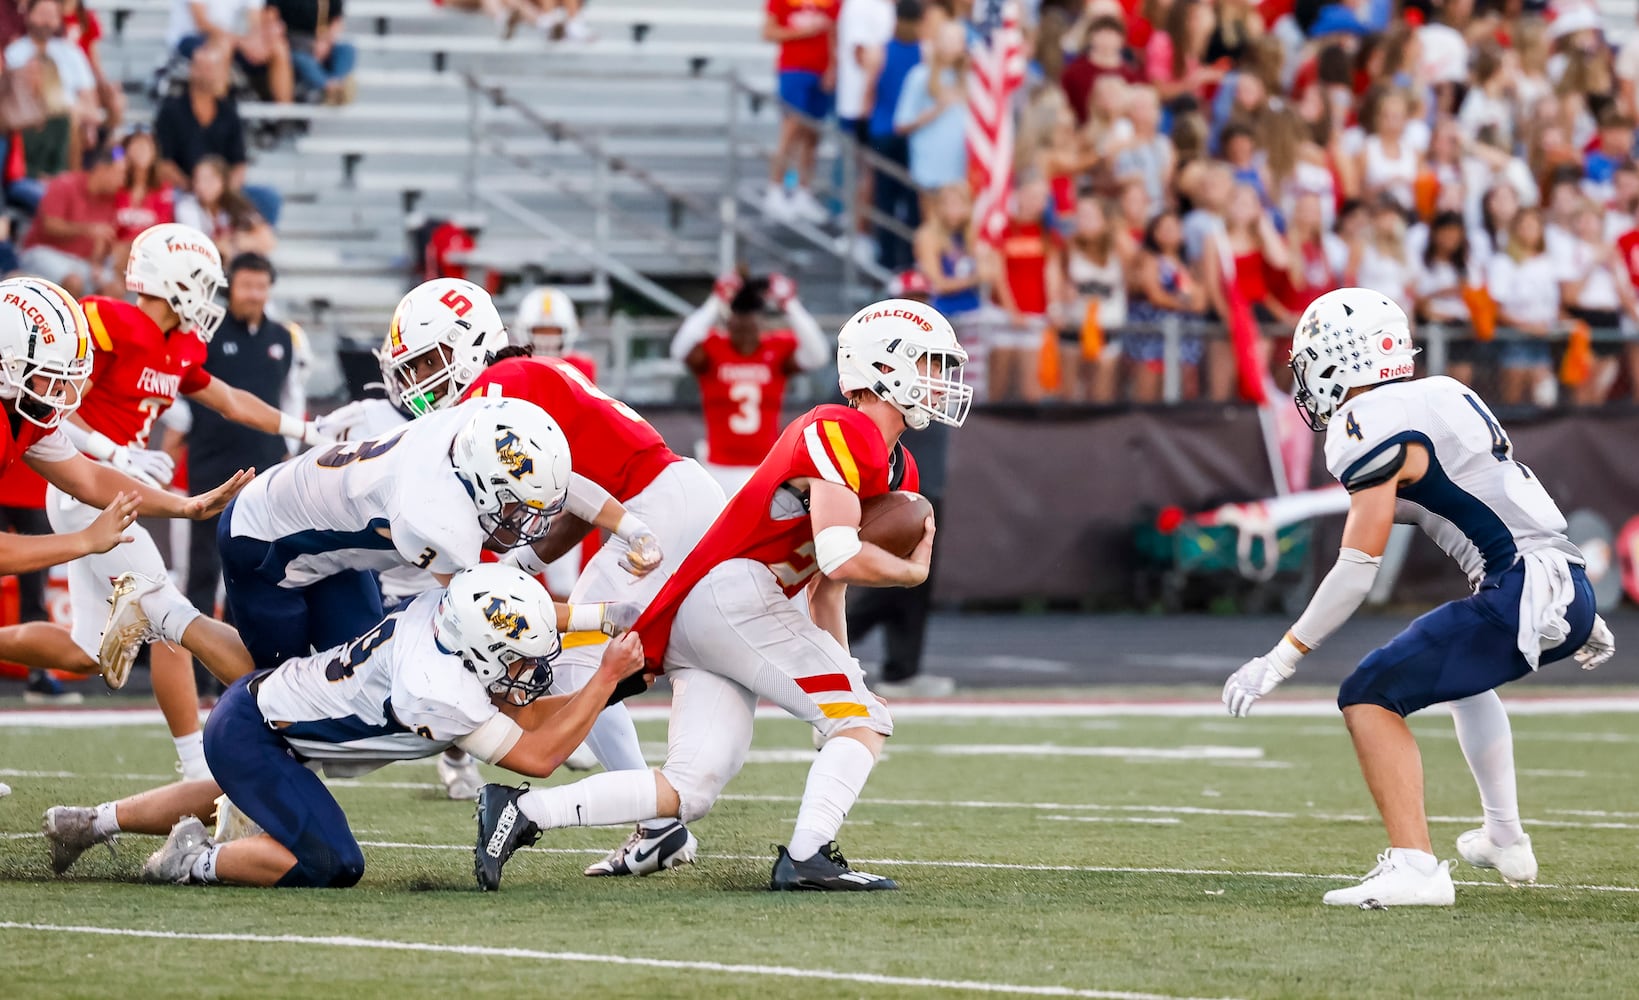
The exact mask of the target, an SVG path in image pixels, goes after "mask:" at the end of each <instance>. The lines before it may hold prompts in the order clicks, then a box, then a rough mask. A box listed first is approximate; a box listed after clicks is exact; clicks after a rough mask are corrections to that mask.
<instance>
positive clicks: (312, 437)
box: [302, 420, 336, 448]
mask: <svg viewBox="0 0 1639 1000" xmlns="http://www.w3.org/2000/svg"><path fill="white" fill-rule="evenodd" d="M335 443H336V437H335V435H333V434H328V433H326V432H325V431H324V430H323V429H321V428H320V427H319V422H318V421H317V420H309V421H308V422H307V423H305V424H303V425H302V444H305V445H307V446H308V447H310V448H313V447H317V446H319V445H321V444H335Z"/></svg>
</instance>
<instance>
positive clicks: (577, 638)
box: [560, 632, 609, 649]
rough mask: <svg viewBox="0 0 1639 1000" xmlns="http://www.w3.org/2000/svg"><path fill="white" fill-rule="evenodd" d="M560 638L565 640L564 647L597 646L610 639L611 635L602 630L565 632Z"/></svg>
mask: <svg viewBox="0 0 1639 1000" xmlns="http://www.w3.org/2000/svg"><path fill="white" fill-rule="evenodd" d="M560 638H561V639H562V641H563V648H564V649H576V648H578V647H580V646H597V645H600V644H602V643H605V642H608V641H609V637H608V636H606V635H604V634H603V633H602V632H565V633H564V634H563V635H562V636H561V637H560Z"/></svg>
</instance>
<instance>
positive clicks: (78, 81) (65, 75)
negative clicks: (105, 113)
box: [5, 35, 97, 104]
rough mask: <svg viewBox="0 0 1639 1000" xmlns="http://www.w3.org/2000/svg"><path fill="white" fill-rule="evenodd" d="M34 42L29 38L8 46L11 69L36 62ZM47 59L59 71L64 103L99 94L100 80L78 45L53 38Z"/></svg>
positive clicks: (8, 60) (6, 53) (8, 61)
mask: <svg viewBox="0 0 1639 1000" xmlns="http://www.w3.org/2000/svg"><path fill="white" fill-rule="evenodd" d="M38 51H39V49H38V48H36V46H35V44H34V40H33V39H31V38H29V37H28V36H27V35H25V36H23V37H22V38H19V39H17V41H15V42H12V43H11V44H10V45H8V46H6V51H5V59H6V65H7V66H11V67H14V68H15V67H21V66H27V65H28V64H29V63H31V62H33V61H34V54H35V53H36V52H38ZM46 56H47V57H48V58H50V59H51V61H52V63H54V64H55V65H56V67H57V78H58V79H59V80H61V81H62V84H63V99H64V100H65V101H67V102H68V103H69V104H73V103H75V102H76V101H78V100H79V97H80V95H81V94H82V93H85V92H86V91H88V90H89V91H91V92H93V93H95V92H96V89H97V77H96V75H95V74H94V73H92V71H91V62H90V60H88V59H86V57H85V53H84V52H83V51H81V50H80V47H79V46H78V45H75V44H74V43H73V42H71V41H69V40H68V39H66V38H53V39H51V40H50V41H48V42H46Z"/></svg>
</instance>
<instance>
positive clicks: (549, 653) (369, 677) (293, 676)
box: [43, 564, 643, 887]
mask: <svg viewBox="0 0 1639 1000" xmlns="http://www.w3.org/2000/svg"><path fill="white" fill-rule="evenodd" d="M555 617H556V612H555V610H554V608H553V606H552V599H551V598H550V597H548V596H547V594H546V591H545V590H544V589H542V587H541V585H540V584H539V583H538V582H536V581H535V580H533V579H531V578H530V577H528V576H527V575H525V574H524V573H522V572H520V571H519V570H517V569H514V568H512V567H509V566H501V565H496V564H489V565H484V566H478V567H474V568H472V569H467V570H463V571H461V572H459V573H457V574H455V575H454V576H453V577H452V578H451V579H450V582H449V587H448V588H447V589H446V590H443V591H437V592H428V593H425V594H422V595H421V596H420V597H418V598H416V599H415V600H414V601H412V602H410V604H409V605H408V606H407V607H405V608H404V609H403V610H401V611H397V612H394V613H393V614H391V615H389V616H387V617H386V618H385V619H383V620H382V621H381V622H380V623H378V624H377V625H376V626H375V627H374V628H372V629H371V630H370V631H368V632H367V633H365V634H364V635H361V636H359V637H358V638H356V639H354V640H352V641H351V642H347V643H345V644H342V645H340V646H337V647H335V648H333V649H328V650H326V651H324V652H321V653H317V654H314V655H312V656H303V657H298V658H295V659H292V660H289V661H287V662H285V663H283V664H282V665H280V666H279V667H278V668H277V669H274V670H263V671H258V672H257V673H255V674H253V675H251V676H249V677H246V678H242V679H240V680H239V681H237V682H235V683H234V684H233V686H231V687H230V688H228V690H227V693H226V694H224V695H223V696H222V700H221V701H219V702H217V705H216V708H215V709H214V710H213V711H212V712H211V716H210V721H209V722H208V723H207V724H206V727H205V754H206V757H207V759H208V760H209V762H210V765H211V772H212V773H213V774H214V775H215V776H216V777H215V780H214V781H193V782H183V783H180V784H175V785H169V786H167V787H165V788H159V789H155V790H153V791H150V792H146V793H143V794H142V795H137V796H133V797H131V798H128V799H124V800H121V801H119V802H105V803H103V804H102V805H99V806H96V807H95V808H83V807H73V806H55V807H53V808H51V809H49V810H47V812H46V814H45V821H44V824H43V826H44V830H45V835H46V841H47V844H48V845H49V847H50V849H51V867H52V870H53V871H55V872H56V873H57V874H59V875H60V874H62V873H63V872H65V871H67V870H68V868H69V866H70V865H72V864H73V863H74V862H75V860H76V859H78V858H79V856H80V855H81V854H83V853H84V852H85V851H86V850H88V849H90V848H91V847H93V846H95V845H97V844H103V843H106V844H110V845H112V843H113V840H114V837H115V835H116V834H118V833H121V832H130V833H151V834H161V835H163V834H165V833H167V832H169V834H170V836H169V837H168V839H167V840H166V841H165V844H164V846H163V847H161V848H160V849H159V850H158V851H156V852H154V854H153V855H152V856H151V857H150V858H149V859H148V861H147V863H146V864H144V865H143V868H142V874H143V877H144V878H146V879H148V880H149V881H153V882H174V883H183V884H192V885H201V884H203V885H212V884H216V883H227V884H232V885H253V886H313V887H322V886H331V887H346V886H350V885H353V884H354V883H356V882H358V880H359V878H360V877H361V876H362V875H363V874H364V853H363V851H361V850H360V849H359V844H358V841H357V840H355V839H354V837H353V833H352V831H351V830H350V829H349V828H348V825H347V817H346V815H344V814H343V813H342V810H341V807H340V806H339V805H337V803H336V800H335V798H334V797H333V796H332V795H331V794H330V792H329V790H328V789H326V788H325V786H324V782H323V781H321V780H320V779H319V777H318V775H316V774H314V773H313V771H312V770H309V768H310V767H312V768H316V769H317V768H322V769H323V771H324V773H326V774H328V775H333V776H346V777H356V776H358V775H360V774H365V773H368V772H370V771H373V770H376V769H377V768H380V767H383V766H385V765H386V764H389V763H391V762H393V761H395V760H416V759H420V758H425V757H431V756H433V755H434V754H437V753H441V752H442V751H443V750H444V749H445V748H446V747H449V746H459V747H462V748H464V749H465V750H467V751H468V752H470V753H472V754H473V755H474V756H476V757H479V758H481V759H483V760H485V761H489V762H491V763H493V764H496V765H498V766H501V767H505V768H507V769H509V770H512V771H516V772H518V773H519V774H524V775H529V776H532V777H539V778H544V777H546V776H547V775H549V774H551V773H552V771H553V770H554V769H555V768H556V767H557V766H558V765H559V764H560V763H562V762H563V759H564V758H565V757H567V756H568V755H569V753H570V751H572V750H574V748H575V747H576V746H577V745H579V743H580V741H581V740H582V739H583V738H584V737H585V735H586V731H587V730H588V729H589V728H591V725H592V720H593V719H594V718H596V717H597V714H598V713H599V712H600V711H601V710H602V708H603V705H604V702H605V701H607V699H608V698H609V696H610V695H611V693H612V692H613V691H614V689H615V685H616V684H618V683H619V682H620V681H621V680H622V679H623V678H626V677H628V676H631V675H632V674H634V673H636V672H637V671H639V670H640V669H642V666H643V646H642V643H641V642H640V641H639V640H638V637H637V636H636V635H635V634H627V635H625V636H622V637H621V638H620V639H617V640H615V641H614V642H613V643H611V644H610V645H609V646H608V647H607V648H606V649H605V651H604V654H603V658H602V662H601V664H600V666H599V668H598V670H597V672H596V673H595V674H594V675H593V677H592V678H591V679H590V680H589V681H588V683H587V684H586V686H585V687H583V688H582V689H581V690H580V692H579V693H577V694H575V695H574V696H572V697H560V698H543V697H542V695H544V694H545V693H546V689H547V686H548V684H549V683H550V682H551V676H552V670H551V663H552V660H553V659H554V657H555V656H556V655H557V652H558V648H559V638H558V632H557V629H555V628H554V627H553V624H552V623H553V619H554V618H555ZM223 793H226V795H227V797H228V799H229V800H231V802H232V804H233V806H234V808H235V809H237V810H238V811H240V812H242V813H244V815H245V816H246V817H248V818H249V819H250V820H251V821H252V822H253V823H255V824H256V825H257V826H258V827H260V829H259V830H257V831H256V832H254V833H252V834H251V835H249V836H245V837H243V838H240V839H234V840H232V841H231V842H226V843H218V842H216V841H215V840H213V839H212V838H211V837H210V835H209V834H208V833H207V832H206V830H205V826H204V824H203V823H202V822H201V821H200V819H199V817H205V818H209V817H210V815H211V814H212V813H213V812H214V811H215V810H216V799H217V796H219V795H221V794H223Z"/></svg>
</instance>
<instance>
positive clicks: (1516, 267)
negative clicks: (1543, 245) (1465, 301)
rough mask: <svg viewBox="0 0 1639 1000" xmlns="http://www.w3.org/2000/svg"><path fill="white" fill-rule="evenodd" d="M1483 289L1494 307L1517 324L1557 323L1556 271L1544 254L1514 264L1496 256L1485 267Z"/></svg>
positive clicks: (1509, 258)
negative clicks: (1492, 301) (1485, 289)
mask: <svg viewBox="0 0 1639 1000" xmlns="http://www.w3.org/2000/svg"><path fill="white" fill-rule="evenodd" d="M1485 285H1486V288H1487V289H1489V290H1490V292H1491V298H1492V299H1493V300H1494V301H1495V302H1496V303H1497V305H1498V307H1499V308H1501V309H1502V310H1503V311H1504V312H1506V313H1508V315H1509V316H1510V317H1512V318H1513V319H1515V320H1517V321H1519V322H1521V323H1542V324H1546V325H1548V326H1552V325H1554V324H1556V323H1558V322H1559V272H1558V270H1557V269H1556V268H1555V267H1554V263H1553V261H1552V260H1551V259H1549V257H1548V255H1547V254H1538V255H1537V256H1535V257H1527V258H1526V259H1525V260H1523V261H1521V262H1519V263H1517V264H1516V263H1515V262H1514V258H1512V257H1510V256H1508V255H1507V254H1506V253H1497V254H1494V255H1493V256H1492V257H1491V260H1490V262H1489V263H1488V264H1487V265H1486V275H1485Z"/></svg>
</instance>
